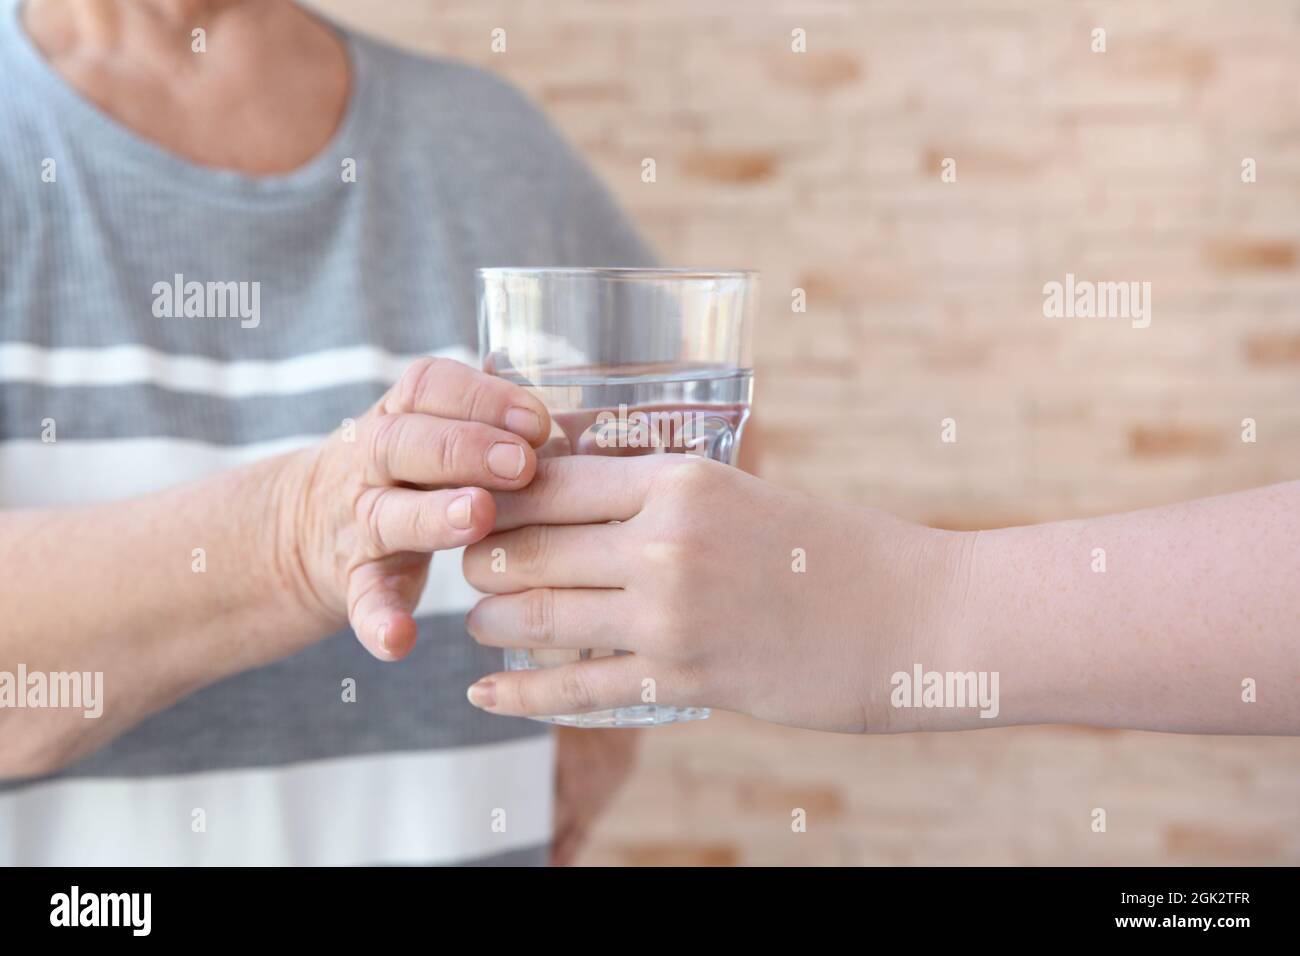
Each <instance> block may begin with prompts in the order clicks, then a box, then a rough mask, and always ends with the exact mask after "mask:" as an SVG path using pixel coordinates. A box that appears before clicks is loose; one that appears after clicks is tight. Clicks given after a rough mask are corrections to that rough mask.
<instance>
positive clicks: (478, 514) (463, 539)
mask: <svg viewBox="0 0 1300 956" xmlns="http://www.w3.org/2000/svg"><path fill="white" fill-rule="evenodd" d="M357 514H358V516H359V518H360V520H361V526H362V527H363V528H365V529H366V531H367V532H368V533H369V535H370V542H369V547H370V553H371V554H372V555H373V556H374V557H380V556H381V555H385V554H394V553H396V552H399V551H419V552H422V553H426V554H427V553H429V552H433V551H442V550H445V549H447V548H459V547H461V546H463V545H467V544H471V543H473V542H475V541H477V540H479V539H480V538H482V537H483V536H484V535H486V534H487V533H488V532H489V531H491V530H492V522H493V520H494V518H495V516H496V503H495V502H494V501H493V500H492V496H491V495H490V494H488V493H487V492H486V491H484V490H483V489H482V488H449V489H447V490H445V491H416V490H415V489H412V488H398V487H393V486H391V485H385V486H381V487H377V488H368V489H366V491H365V492H363V493H362V495H361V497H360V498H358V499H357Z"/></svg>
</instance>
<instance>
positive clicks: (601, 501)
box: [496, 455, 690, 531]
mask: <svg viewBox="0 0 1300 956" xmlns="http://www.w3.org/2000/svg"><path fill="white" fill-rule="evenodd" d="M668 459H676V460H677V462H681V461H687V462H689V460H690V459H688V458H687V456H685V455H671V456H670V455H643V456H641V457H640V458H606V457H604V456H601V455H571V456H569V457H566V458H543V459H542V460H541V461H540V462H539V463H538V466H537V473H536V474H535V475H534V477H533V480H532V481H531V482H530V483H529V484H528V486H527V487H526V488H523V489H521V490H517V491H511V492H509V493H508V494H502V495H499V496H497V523H496V530H498V531H507V530H509V529H511V528H519V527H522V526H524V525H530V524H599V523H601V522H605V521H626V520H628V519H629V518H632V517H634V516H635V515H636V513H637V512H638V511H640V510H641V506H642V504H644V502H645V498H646V493H647V491H648V490H649V487H650V482H651V480H652V479H653V478H654V476H655V475H656V474H657V473H658V472H659V471H661V470H662V469H664V468H665V467H674V466H675V465H676V463H677V462H674V461H669V460H668Z"/></svg>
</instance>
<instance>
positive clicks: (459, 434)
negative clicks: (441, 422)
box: [437, 424, 465, 477]
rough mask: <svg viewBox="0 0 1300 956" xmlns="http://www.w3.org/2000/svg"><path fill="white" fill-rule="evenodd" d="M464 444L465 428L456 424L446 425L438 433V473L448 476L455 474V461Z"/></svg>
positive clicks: (457, 459)
mask: <svg viewBox="0 0 1300 956" xmlns="http://www.w3.org/2000/svg"><path fill="white" fill-rule="evenodd" d="M464 445H465V429H464V428H463V427H462V426H460V425H456V424H452V425H448V426H447V427H446V428H444V429H442V431H441V432H440V433H439V435H438V447H437V454H438V467H439V468H440V469H441V472H440V474H442V475H443V476H445V477H450V476H451V475H454V474H456V463H457V461H459V459H460V456H461V453H462V452H461V450H462V448H463V447H464Z"/></svg>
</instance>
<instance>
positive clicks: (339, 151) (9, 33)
mask: <svg viewBox="0 0 1300 956" xmlns="http://www.w3.org/2000/svg"><path fill="white" fill-rule="evenodd" d="M8 7H9V9H8V10H7V11H4V13H5V15H4V16H0V53H3V54H7V55H6V56H5V57H4V59H5V60H6V61H7V62H6V66H8V67H9V68H11V69H16V70H17V71H19V72H20V73H21V74H22V75H23V78H24V79H26V80H27V81H28V82H29V83H30V84H31V87H32V92H33V95H36V96H41V97H44V98H46V99H47V100H48V102H49V105H50V106H51V107H52V109H53V111H54V113H55V115H57V116H60V117H65V118H67V119H69V120H71V122H72V125H73V126H74V128H75V131H76V139H77V140H78V141H79V142H81V143H85V142H86V141H93V142H94V145H95V148H96V152H98V153H99V154H100V155H103V156H106V157H113V158H119V159H122V160H125V161H127V162H130V163H133V164H135V165H137V166H140V167H143V168H145V171H146V172H147V173H148V175H149V176H150V178H151V179H152V180H154V181H155V182H156V183H157V184H158V185H160V186H163V185H172V186H176V187H179V188H181V189H183V190H186V191H193V192H195V193H197V194H199V195H197V196H195V198H200V199H201V198H203V197H204V196H210V197H212V198H225V199H233V200H237V201H238V200H256V201H265V200H267V199H274V198H294V197H308V196H310V195H312V194H315V193H317V192H319V191H320V190H321V189H322V188H326V187H333V186H337V185H340V184H342V182H343V177H342V172H343V167H342V162H343V160H344V159H346V158H351V159H354V160H358V159H359V157H358V147H359V145H360V144H361V143H363V142H364V141H365V139H364V136H363V135H362V127H363V125H364V122H365V120H366V117H367V116H368V115H369V114H370V113H371V112H372V111H371V110H370V109H368V108H366V106H367V103H368V101H369V99H370V97H371V89H370V87H371V85H372V83H373V80H374V77H373V76H372V71H371V69H370V64H369V62H368V60H367V57H366V55H365V48H364V44H363V43H361V42H359V41H358V38H357V37H355V36H354V35H353V34H352V33H351V32H350V31H348V30H345V29H343V28H341V27H339V26H338V25H337V24H335V23H334V22H332V21H330V20H328V19H326V18H324V17H320V16H319V15H318V14H316V13H314V12H312V13H308V15H309V16H314V17H316V18H317V19H318V20H320V22H322V23H324V24H325V26H326V27H328V28H329V29H331V30H333V31H334V33H335V35H336V36H338V38H339V40H340V42H341V43H342V44H343V47H344V50H345V52H346V54H347V57H348V62H349V69H350V72H351V78H350V84H349V85H350V87H351V89H350V90H349V95H348V102H347V105H346V106H345V107H344V112H343V118H342V120H341V121H340V123H339V125H338V127H337V128H336V129H335V130H334V133H333V135H331V137H330V139H329V141H328V142H327V143H326V144H325V145H324V146H323V147H322V148H321V149H320V150H318V151H317V152H316V154H315V155H314V156H312V157H311V158H310V159H308V160H307V162H305V163H304V164H303V165H301V166H299V167H298V168H296V169H292V170H289V171H288V172H284V173H271V174H268V175H263V176H257V175H250V174H248V173H244V172H240V171H238V170H234V169H221V168H219V167H215V166H204V165H203V164H201V163H197V162H194V161H192V160H189V159H186V158H184V157H182V156H178V155H177V154H175V153H173V152H171V151H169V150H168V149H166V148H165V147H163V146H161V145H159V144H157V143H155V142H153V141H152V140H150V139H147V138H146V137H144V136H142V135H140V134H139V133H137V132H136V131H135V130H133V129H131V128H130V127H129V126H126V125H125V124H123V123H121V122H119V121H118V120H116V119H114V118H113V117H111V116H109V115H108V114H107V113H105V112H104V111H103V110H102V109H100V108H99V107H98V106H96V105H95V104H94V103H92V102H91V101H90V100H88V99H86V98H85V97H84V96H82V95H81V93H79V92H78V91H77V90H76V89H75V88H74V87H72V86H71V85H70V84H69V83H68V82H67V81H66V80H64V79H63V77H62V76H60V75H59V73H58V72H57V71H56V70H55V69H54V67H53V66H52V65H51V64H50V63H49V61H47V60H46V59H45V57H44V56H43V55H42V54H41V52H40V50H39V49H37V47H36V45H35V44H34V43H33V42H32V39H31V38H30V37H29V36H28V35H27V31H26V30H25V29H24V28H23V25H22V21H21V19H20V17H21V12H22V0H10V2H9V3H8ZM304 12H307V11H304ZM235 135H237V134H235Z"/></svg>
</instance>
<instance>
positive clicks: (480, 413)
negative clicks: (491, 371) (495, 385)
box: [463, 376, 494, 422]
mask: <svg viewBox="0 0 1300 956" xmlns="http://www.w3.org/2000/svg"><path fill="white" fill-rule="evenodd" d="M463 401H464V408H465V417H466V418H468V419H469V420H470V421H481V422H485V421H492V420H494V416H490V413H491V411H492V405H493V398H492V392H491V388H490V386H489V384H488V381H487V380H486V379H485V378H483V377H480V376H471V378H470V381H469V384H468V385H467V386H466V388H465V394H464V398H463Z"/></svg>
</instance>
